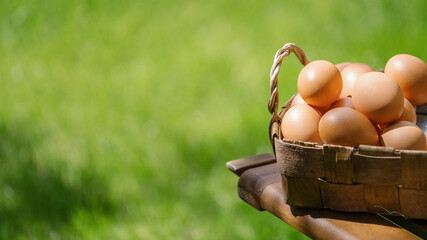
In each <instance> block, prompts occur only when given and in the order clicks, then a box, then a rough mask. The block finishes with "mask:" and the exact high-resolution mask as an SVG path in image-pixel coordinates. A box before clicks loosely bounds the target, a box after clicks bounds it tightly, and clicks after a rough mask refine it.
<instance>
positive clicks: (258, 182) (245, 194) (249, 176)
mask: <svg viewBox="0 0 427 240" xmlns="http://www.w3.org/2000/svg"><path fill="white" fill-rule="evenodd" d="M275 182H281V179H280V174H279V172H278V170H277V164H276V163H272V164H268V165H263V166H259V167H255V168H251V169H248V170H246V171H245V172H243V174H242V175H241V177H240V179H239V182H238V184H237V186H238V194H239V197H240V198H242V199H243V200H244V201H246V202H247V203H249V204H250V205H251V206H253V207H254V208H256V209H258V210H261V208H260V204H259V199H260V196H261V193H262V191H264V189H265V187H266V186H268V185H269V184H271V183H275ZM248 186H250V187H248Z"/></svg>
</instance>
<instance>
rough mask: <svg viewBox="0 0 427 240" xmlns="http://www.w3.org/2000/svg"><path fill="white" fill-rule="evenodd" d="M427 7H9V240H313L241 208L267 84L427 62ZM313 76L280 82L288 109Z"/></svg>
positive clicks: (1, 31) (5, 15)
mask: <svg viewBox="0 0 427 240" xmlns="http://www.w3.org/2000/svg"><path fill="white" fill-rule="evenodd" d="M426 12H427V2H426V1H422V0H419V1H415V0H413V1H370V0H366V1H357V2H356V1H314V0H313V1H283V0H282V1H269V2H263V1H234V0H233V1H223V0H218V1H211V2H203V1H149V0H143V1H129V0H124V1H114V2H107V1H97V0H77V1H53V0H52V1H47V0H40V1H20V0H18V1H8V0H1V1H0V238H1V239H286V238H289V239H304V238H305V236H303V235H302V234H300V233H298V232H297V231H296V230H294V229H293V228H291V227H289V226H288V225H286V224H285V223H283V222H281V221H280V220H278V219H277V218H275V217H274V216H272V215H270V214H268V213H265V212H257V211H256V210H255V209H253V208H252V207H250V206H249V205H247V204H246V203H244V202H243V201H241V200H240V199H239V198H238V196H237V177H236V176H234V175H233V174H232V173H231V172H229V171H228V170H227V169H226V168H225V163H226V162H227V161H229V160H232V159H236V158H241V157H246V156H250V155H255V154H259V153H265V152H272V151H271V146H270V145H269V140H268V135H267V129H268V121H269V117H270V116H269V113H268V111H267V102H268V99H269V94H270V93H269V70H270V67H271V64H272V63H273V57H274V54H275V52H276V51H277V50H278V49H279V48H280V47H281V46H282V45H283V44H284V43H286V42H294V43H296V44H297V45H298V46H300V47H301V48H302V49H303V50H304V51H305V53H306V54H307V57H308V58H309V60H316V59H324V60H328V61H331V62H333V63H339V62H347V61H349V62H364V63H367V64H370V65H371V66H373V67H374V68H383V67H384V65H385V63H386V62H387V60H388V59H389V58H390V57H391V56H393V55H395V54H398V53H408V54H413V55H415V56H418V57H419V58H421V59H423V60H424V61H426V59H427V48H426V43H427V31H426V29H427V14H426ZM301 68H302V66H301V64H300V63H299V62H298V60H297V58H296V57H295V56H293V55H291V56H290V57H288V58H286V59H285V62H284V65H283V67H282V71H281V74H280V77H279V79H280V81H279V90H280V96H281V99H280V100H281V104H283V103H284V102H285V100H286V99H287V98H289V97H290V96H291V95H292V94H294V93H295V92H296V91H297V90H296V79H297V76H298V73H299V71H300V70H301Z"/></svg>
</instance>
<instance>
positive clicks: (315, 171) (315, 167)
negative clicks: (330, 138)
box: [275, 138, 325, 179]
mask: <svg viewBox="0 0 427 240" xmlns="http://www.w3.org/2000/svg"><path fill="white" fill-rule="evenodd" d="M275 148H276V159H277V164H278V166H279V170H280V173H282V174H284V175H286V176H293V177H308V178H316V179H317V178H318V177H324V176H325V172H324V170H323V156H322V155H323V154H322V147H320V146H301V145H299V144H292V143H286V142H284V141H281V140H279V139H278V138H275ZM302 169H304V170H303V171H301V170H302Z"/></svg>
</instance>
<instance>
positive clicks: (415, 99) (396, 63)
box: [384, 54, 427, 106]
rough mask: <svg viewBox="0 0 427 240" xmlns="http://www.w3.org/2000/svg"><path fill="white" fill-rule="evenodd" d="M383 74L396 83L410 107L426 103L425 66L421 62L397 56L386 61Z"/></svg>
mask: <svg viewBox="0 0 427 240" xmlns="http://www.w3.org/2000/svg"><path fill="white" fill-rule="evenodd" d="M384 73H385V74H387V75H389V76H391V77H392V78H393V79H395V80H396V81H397V83H398V84H399V86H400V88H401V89H402V91H403V95H404V96H405V98H407V99H408V100H409V101H410V102H411V103H412V105H414V106H417V105H422V104H424V103H427V64H426V63H425V62H424V61H423V60H421V59H419V58H417V57H415V56H412V55H408V54H398V55H396V56H393V57H392V58H390V59H389V60H388V62H387V64H386V65H385V69H384Z"/></svg>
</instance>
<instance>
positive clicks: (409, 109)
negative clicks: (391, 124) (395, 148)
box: [396, 98, 417, 123]
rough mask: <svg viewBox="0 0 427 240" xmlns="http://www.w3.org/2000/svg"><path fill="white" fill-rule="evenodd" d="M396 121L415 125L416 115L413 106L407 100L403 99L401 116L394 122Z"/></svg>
mask: <svg viewBox="0 0 427 240" xmlns="http://www.w3.org/2000/svg"><path fill="white" fill-rule="evenodd" d="M398 121H408V122H411V123H417V113H416V112H415V108H414V106H412V104H411V102H410V101H408V99H406V98H404V102H403V112H402V115H400V117H399V118H398V119H397V120H396V122H398Z"/></svg>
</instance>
